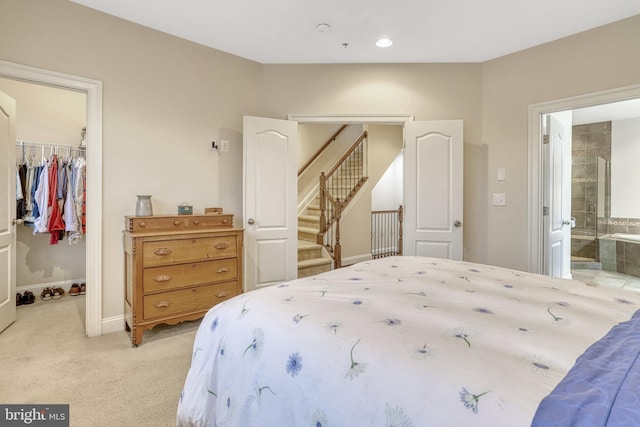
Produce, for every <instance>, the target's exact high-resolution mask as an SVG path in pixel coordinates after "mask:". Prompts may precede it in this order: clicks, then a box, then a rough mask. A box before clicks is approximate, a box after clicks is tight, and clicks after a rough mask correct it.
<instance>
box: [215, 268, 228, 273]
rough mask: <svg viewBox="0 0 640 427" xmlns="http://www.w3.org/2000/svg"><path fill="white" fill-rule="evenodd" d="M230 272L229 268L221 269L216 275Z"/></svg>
mask: <svg viewBox="0 0 640 427" xmlns="http://www.w3.org/2000/svg"><path fill="white" fill-rule="evenodd" d="M228 271H229V267H220V268H219V269H218V271H216V273H226V272H228Z"/></svg>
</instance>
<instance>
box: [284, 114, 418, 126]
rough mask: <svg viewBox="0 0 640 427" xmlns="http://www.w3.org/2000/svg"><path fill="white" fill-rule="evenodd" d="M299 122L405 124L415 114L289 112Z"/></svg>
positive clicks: (290, 118) (291, 118)
mask: <svg viewBox="0 0 640 427" xmlns="http://www.w3.org/2000/svg"><path fill="white" fill-rule="evenodd" d="M289 120H294V121H296V122H298V123H322V124H347V125H350V124H385V125H404V124H405V123H406V122H408V121H413V114H289Z"/></svg>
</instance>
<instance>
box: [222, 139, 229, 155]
mask: <svg viewBox="0 0 640 427" xmlns="http://www.w3.org/2000/svg"><path fill="white" fill-rule="evenodd" d="M220 151H221V152H223V153H226V152H228V151H229V141H227V140H226V139H223V140H221V141H220Z"/></svg>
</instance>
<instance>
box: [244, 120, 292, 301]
mask: <svg viewBox="0 0 640 427" xmlns="http://www.w3.org/2000/svg"><path fill="white" fill-rule="evenodd" d="M297 144H298V122H295V121H290V120H276V119H267V118H262V117H250V116H245V117H244V126H243V157H244V159H243V160H244V162H243V164H244V195H243V198H244V208H243V210H244V212H243V220H244V229H245V244H244V289H245V291H250V290H254V289H258V288H261V287H264V286H269V285H273V284H276V283H281V282H284V281H286V280H292V279H295V278H296V277H297V272H298V266H297V264H298V253H297V249H298V239H297V233H298V225H297V217H296V214H297V210H296V209H297V205H298V172H297V164H298V145H297Z"/></svg>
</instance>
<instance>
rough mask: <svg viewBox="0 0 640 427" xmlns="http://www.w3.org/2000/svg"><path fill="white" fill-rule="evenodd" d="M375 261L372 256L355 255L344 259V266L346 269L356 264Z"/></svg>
mask: <svg viewBox="0 0 640 427" xmlns="http://www.w3.org/2000/svg"><path fill="white" fill-rule="evenodd" d="M371 259H373V257H372V256H371V254H362V255H355V256H350V257H347V258H342V266H343V267H346V266H348V265H351V264H356V263H359V262H362V261H369V260H371Z"/></svg>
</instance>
